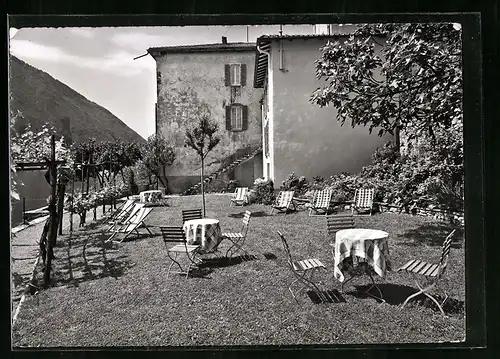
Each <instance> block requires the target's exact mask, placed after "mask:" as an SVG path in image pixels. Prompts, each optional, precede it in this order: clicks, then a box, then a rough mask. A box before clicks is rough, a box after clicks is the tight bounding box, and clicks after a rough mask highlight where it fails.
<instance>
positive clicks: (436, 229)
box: [402, 223, 464, 248]
mask: <svg viewBox="0 0 500 359" xmlns="http://www.w3.org/2000/svg"><path fill="white" fill-rule="evenodd" d="M453 229H455V230H456V231H455V234H454V235H453V240H452V244H451V246H452V248H461V247H462V246H463V242H464V241H463V238H464V230H463V228H461V227H458V228H457V226H454V225H452V224H448V223H432V224H431V223H427V224H424V225H421V226H419V227H417V228H414V229H410V230H407V231H406V232H404V233H403V234H402V236H403V237H405V238H407V239H409V240H410V241H409V242H405V243H403V244H404V245H408V246H420V245H422V244H423V245H428V246H436V247H438V246H439V247H440V246H442V245H443V242H444V240H445V238H446V236H448V234H449V233H450V232H451V231H452V230H453Z"/></svg>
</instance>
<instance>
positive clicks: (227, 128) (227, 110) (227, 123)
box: [226, 106, 231, 131]
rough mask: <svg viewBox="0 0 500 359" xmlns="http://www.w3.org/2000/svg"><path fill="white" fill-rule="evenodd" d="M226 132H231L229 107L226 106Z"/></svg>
mask: <svg viewBox="0 0 500 359" xmlns="http://www.w3.org/2000/svg"><path fill="white" fill-rule="evenodd" d="M226 130H228V131H231V106H226Z"/></svg>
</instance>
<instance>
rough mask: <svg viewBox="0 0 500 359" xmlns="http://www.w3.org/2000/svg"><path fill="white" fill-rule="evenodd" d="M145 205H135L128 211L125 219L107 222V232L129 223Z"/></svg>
mask: <svg viewBox="0 0 500 359" xmlns="http://www.w3.org/2000/svg"><path fill="white" fill-rule="evenodd" d="M144 206H145V204H144V203H135V204H134V205H133V207H131V209H129V210H128V211H127V213H126V215H127V216H126V217H124V218H122V219H120V220H115V221H111V222H109V224H110V227H109V228H108V230H107V231H108V232H113V231H114V229H115V228H116V227H117V226H121V225H124V224H127V223H130V221H131V220H132V219H133V218H134V217H135V216H136V215H137V213H138V212H139V211H140V210H141V208H144Z"/></svg>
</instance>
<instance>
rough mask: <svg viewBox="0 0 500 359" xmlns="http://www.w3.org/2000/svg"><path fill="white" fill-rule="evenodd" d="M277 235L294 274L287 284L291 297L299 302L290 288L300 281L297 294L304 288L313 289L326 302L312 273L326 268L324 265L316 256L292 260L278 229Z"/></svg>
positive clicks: (326, 299) (286, 244)
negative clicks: (293, 277)
mask: <svg viewBox="0 0 500 359" xmlns="http://www.w3.org/2000/svg"><path fill="white" fill-rule="evenodd" d="M278 235H279V237H280V238H281V242H282V244H283V248H284V249H285V252H286V255H287V257H288V262H287V263H288V267H289V268H290V270H291V271H292V273H293V275H294V276H295V279H294V280H293V282H291V283H290V285H289V286H288V290H289V291H290V293H292V297H293V299H295V301H296V302H297V303H299V301H298V300H297V297H296V296H295V293H294V292H293V290H292V286H293V285H294V284H295V283H301V284H302V287H301V288H300V289H299V290H298V291H296V293H297V294H298V293H300V292H301V291H303V290H304V289H306V288H309V289H311V290H313V291H314V290H315V291H316V293H317V294H318V296H319V298H320V299H321V300H322V301H324V302H328V298H326V297H325V295H324V294H323V293H322V292H321V291H320V290H319V288H318V286H317V285H316V284H315V283H314V274H315V273H316V272H317V271H320V270H322V269H324V270H326V267H325V265H324V264H323V263H321V262H320V261H319V260H318V259H316V258H310V259H304V260H300V261H294V260H293V259H292V255H291V253H290V248H289V247H288V243H287V242H286V239H285V237H284V236H283V234H282V233H281V232H280V231H278Z"/></svg>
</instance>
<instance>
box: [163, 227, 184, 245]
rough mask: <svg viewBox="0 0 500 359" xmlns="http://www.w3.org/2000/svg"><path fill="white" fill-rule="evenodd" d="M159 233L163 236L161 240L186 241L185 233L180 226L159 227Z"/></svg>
mask: <svg viewBox="0 0 500 359" xmlns="http://www.w3.org/2000/svg"><path fill="white" fill-rule="evenodd" d="M160 231H161V235H162V236H163V242H165V243H166V242H179V243H185V242H186V234H185V233H184V229H183V228H182V227H174V226H168V227H160Z"/></svg>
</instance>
